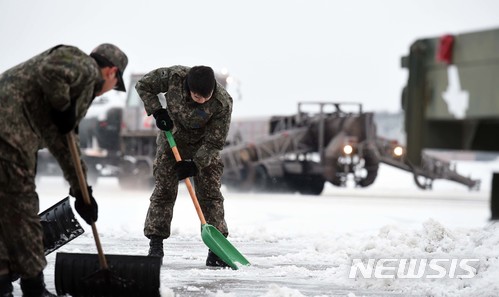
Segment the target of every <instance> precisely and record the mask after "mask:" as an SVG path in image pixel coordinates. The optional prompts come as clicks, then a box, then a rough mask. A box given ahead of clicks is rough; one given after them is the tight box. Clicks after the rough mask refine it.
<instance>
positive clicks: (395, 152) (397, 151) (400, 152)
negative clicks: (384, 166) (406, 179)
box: [393, 146, 404, 157]
mask: <svg viewBox="0 0 499 297" xmlns="http://www.w3.org/2000/svg"><path fill="white" fill-rule="evenodd" d="M403 154H404V149H403V148H402V147H401V146H396V147H394V148H393V155H394V156H395V157H401V156H402V155H403Z"/></svg>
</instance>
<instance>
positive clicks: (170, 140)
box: [165, 131, 206, 225]
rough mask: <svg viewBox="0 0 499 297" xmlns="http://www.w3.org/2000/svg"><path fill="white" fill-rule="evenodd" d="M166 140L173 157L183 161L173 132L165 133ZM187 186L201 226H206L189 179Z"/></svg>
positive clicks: (187, 179) (186, 182)
mask: <svg viewBox="0 0 499 297" xmlns="http://www.w3.org/2000/svg"><path fill="white" fill-rule="evenodd" d="M165 134H166V138H167V139H168V144H170V148H171V149H172V152H173V155H174V156H175V160H177V162H178V161H182V158H181V157H180V153H179V152H178V149H177V144H176V143H175V139H173V135H172V132H171V131H165ZM185 184H186V185H187V190H188V191H189V194H190V195H191V199H192V202H193V203H194V207H195V208H196V212H197V213H198V217H199V220H200V221H201V225H206V219H205V218H204V215H203V211H202V210H201V206H200V205H199V202H198V198H197V197H196V192H195V191H194V187H193V186H192V183H191V180H190V179H189V178H186V179H185Z"/></svg>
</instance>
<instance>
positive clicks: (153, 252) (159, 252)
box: [148, 236, 165, 258]
mask: <svg viewBox="0 0 499 297" xmlns="http://www.w3.org/2000/svg"><path fill="white" fill-rule="evenodd" d="M164 255H165V254H164V253H163V238H161V237H158V236H151V238H150V241H149V254H148V256H151V257H161V258H163V256H164Z"/></svg>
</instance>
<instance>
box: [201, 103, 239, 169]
mask: <svg viewBox="0 0 499 297" xmlns="http://www.w3.org/2000/svg"><path fill="white" fill-rule="evenodd" d="M231 115H232V104H229V105H227V106H225V107H224V108H223V109H222V110H221V111H220V112H219V113H218V114H216V115H214V116H213V117H212V118H211V119H210V121H209V122H208V125H207V126H206V135H205V137H204V140H203V144H202V145H201V147H200V148H199V150H198V151H197V152H196V155H195V156H194V158H193V161H194V163H196V165H197V166H198V167H199V168H200V169H202V168H204V167H206V166H208V165H210V162H211V160H212V159H213V158H214V157H215V156H216V155H217V154H219V153H220V151H221V150H223V148H224V146H225V141H226V139H227V134H228V133H229V127H230V121H231Z"/></svg>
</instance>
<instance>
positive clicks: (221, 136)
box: [135, 66, 232, 267]
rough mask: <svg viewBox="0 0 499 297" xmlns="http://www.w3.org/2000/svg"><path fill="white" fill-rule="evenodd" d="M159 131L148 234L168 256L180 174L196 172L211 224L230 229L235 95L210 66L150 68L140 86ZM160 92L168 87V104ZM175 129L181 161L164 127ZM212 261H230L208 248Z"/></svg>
mask: <svg viewBox="0 0 499 297" xmlns="http://www.w3.org/2000/svg"><path fill="white" fill-rule="evenodd" d="M135 88H136V90H137V92H138V94H139V95H140V97H141V98H142V101H144V107H145V110H146V112H147V114H148V115H153V116H154V118H155V119H156V125H157V126H158V128H159V129H161V131H159V133H158V137H157V145H158V149H157V152H156V159H155V161H154V167H153V173H154V177H155V179H156V186H155V188H154V191H153V193H152V195H151V199H150V205H149V210H148V212H147V217H146V221H145V227H144V235H145V236H146V237H147V238H149V239H150V249H149V255H151V256H159V257H163V239H165V238H168V237H169V236H170V229H171V220H172V215H173V206H174V204H175V200H176V197H177V191H178V183H179V180H182V179H185V178H188V177H190V176H194V186H195V192H196V195H197V197H198V199H199V204H200V206H201V209H202V211H203V213H204V215H205V218H206V221H207V223H208V224H211V225H213V226H215V227H216V228H217V229H218V230H219V231H220V232H221V233H222V234H223V235H224V236H227V235H228V234H229V231H228V229H227V224H226V223H225V218H224V206H223V202H224V198H223V196H222V193H221V192H220V187H221V178H222V172H223V163H222V161H221V159H220V151H221V150H222V149H223V147H224V144H225V140H226V137H227V133H228V130H229V124H230V119H231V114H232V98H231V96H230V95H229V93H228V92H227V91H226V90H225V89H224V88H223V86H222V85H220V84H218V83H217V82H216V80H215V74H214V72H213V70H212V69H211V68H210V67H206V66H195V67H192V68H189V67H184V66H172V67H168V68H159V69H156V70H153V71H151V72H149V73H148V74H146V75H144V77H143V78H142V79H140V80H139V81H138V83H137V85H136V86H135ZM159 93H165V97H166V108H164V107H162V106H161V103H160V101H159V99H158V94H159ZM169 130H172V133H173V135H174V138H175V141H176V143H177V147H178V149H179V152H180V154H181V156H182V159H183V160H182V161H180V162H177V161H176V160H175V157H174V155H173V153H172V150H171V149H170V147H169V144H168V141H167V139H166V136H165V133H164V131H169ZM206 265H208V266H222V267H226V266H227V264H226V263H224V262H223V261H222V260H220V259H219V258H218V257H217V256H216V255H215V254H214V253H212V252H211V251H208V258H207V260H206Z"/></svg>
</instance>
